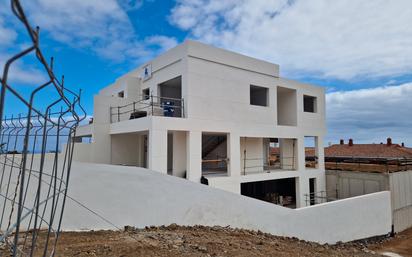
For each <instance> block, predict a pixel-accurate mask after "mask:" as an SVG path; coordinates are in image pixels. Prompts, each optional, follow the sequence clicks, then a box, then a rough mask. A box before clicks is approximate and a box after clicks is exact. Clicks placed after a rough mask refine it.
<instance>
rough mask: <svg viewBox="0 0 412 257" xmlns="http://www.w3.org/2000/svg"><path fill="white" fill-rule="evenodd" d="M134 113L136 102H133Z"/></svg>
mask: <svg viewBox="0 0 412 257" xmlns="http://www.w3.org/2000/svg"><path fill="white" fill-rule="evenodd" d="M135 112H136V102H133V113H135Z"/></svg>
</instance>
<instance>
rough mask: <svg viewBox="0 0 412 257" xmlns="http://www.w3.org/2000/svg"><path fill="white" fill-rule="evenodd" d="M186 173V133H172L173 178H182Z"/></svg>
mask: <svg viewBox="0 0 412 257" xmlns="http://www.w3.org/2000/svg"><path fill="white" fill-rule="evenodd" d="M185 171H186V132H185V131H174V132H173V172H172V174H173V176H176V177H181V178H183V177H184V174H185Z"/></svg>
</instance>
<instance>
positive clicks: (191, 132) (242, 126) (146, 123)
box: [74, 41, 326, 207]
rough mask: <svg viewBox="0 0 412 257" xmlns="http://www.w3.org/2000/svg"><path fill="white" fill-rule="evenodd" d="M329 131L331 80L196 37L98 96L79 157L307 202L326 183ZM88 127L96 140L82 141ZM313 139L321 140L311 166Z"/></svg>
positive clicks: (287, 203)
mask: <svg viewBox="0 0 412 257" xmlns="http://www.w3.org/2000/svg"><path fill="white" fill-rule="evenodd" d="M325 132H326V127H325V92H324V88H321V87H316V86H312V85H308V84H302V83H299V82H296V81H292V80H287V79H284V78H281V77H280V75H279V66H278V65H276V64H272V63H269V62H265V61H262V60H258V59H254V58H251V57H247V56H244V55H241V54H237V53H234V52H230V51H226V50H223V49H219V48H215V47H211V46H208V45H204V44H201V43H198V42H194V41H186V42H184V43H183V44H181V45H179V46H177V47H175V48H173V49H171V50H169V51H168V52H166V53H164V54H162V55H161V56H159V57H157V58H155V59H153V60H151V61H149V62H147V63H145V64H144V65H142V66H140V67H139V68H137V69H135V70H133V71H131V72H129V73H127V74H125V75H123V76H122V77H120V78H118V79H117V80H116V82H115V83H114V84H112V85H110V86H108V87H106V88H104V89H102V90H101V91H100V92H99V94H98V95H96V96H95V97H94V118H93V122H92V123H91V124H88V125H85V126H83V127H80V128H79V129H78V130H77V137H76V138H75V141H76V142H78V144H76V146H75V147H76V149H77V150H76V153H75V156H74V159H75V160H79V161H88V162H96V163H108V164H117V165H131V166H139V167H145V168H148V169H151V170H155V171H158V172H161V173H164V174H170V175H173V176H177V177H182V178H186V179H188V180H191V181H193V182H197V183H201V182H202V183H204V184H208V185H209V186H212V187H216V188H220V189H223V190H227V191H230V192H234V193H237V194H242V195H246V196H250V197H254V198H258V199H261V200H266V201H269V202H273V203H277V204H281V205H284V206H288V207H302V206H306V205H307V204H309V203H307V201H305V195H307V194H309V193H314V192H315V191H325V170H324V161H323V160H324V158H323V136H324V134H325ZM86 137H89V138H91V140H90V142H91V143H90V144H86V143H80V142H82V141H83V142H85V141H86V140H83V139H82V138H86ZM307 140H312V142H313V144H314V147H315V150H314V153H313V156H314V159H313V160H314V161H313V165H311V166H310V167H306V165H305V158H306V157H305V141H307ZM270 146H277V147H279V157H278V158H271V155H270V152H269V151H270ZM153 190H156V189H153Z"/></svg>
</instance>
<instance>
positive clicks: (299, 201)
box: [296, 175, 310, 208]
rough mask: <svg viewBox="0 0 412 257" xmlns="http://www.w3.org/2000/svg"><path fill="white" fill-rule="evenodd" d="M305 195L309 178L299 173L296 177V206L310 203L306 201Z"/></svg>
mask: <svg viewBox="0 0 412 257" xmlns="http://www.w3.org/2000/svg"><path fill="white" fill-rule="evenodd" d="M305 195H309V178H308V177H307V176H305V175H300V176H299V177H298V178H296V208H301V207H305V206H307V205H310V204H309V202H306V198H308V201H309V197H306V196H305Z"/></svg>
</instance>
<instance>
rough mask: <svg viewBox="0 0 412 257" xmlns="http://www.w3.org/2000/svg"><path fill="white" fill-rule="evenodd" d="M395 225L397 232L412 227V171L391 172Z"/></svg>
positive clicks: (390, 184) (390, 183) (390, 180)
mask: <svg viewBox="0 0 412 257" xmlns="http://www.w3.org/2000/svg"><path fill="white" fill-rule="evenodd" d="M389 187H390V189H391V193H392V208H393V226H394V230H395V232H400V231H403V230H405V229H407V228H410V227H412V171H403V172H395V173H391V174H390V176H389Z"/></svg>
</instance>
